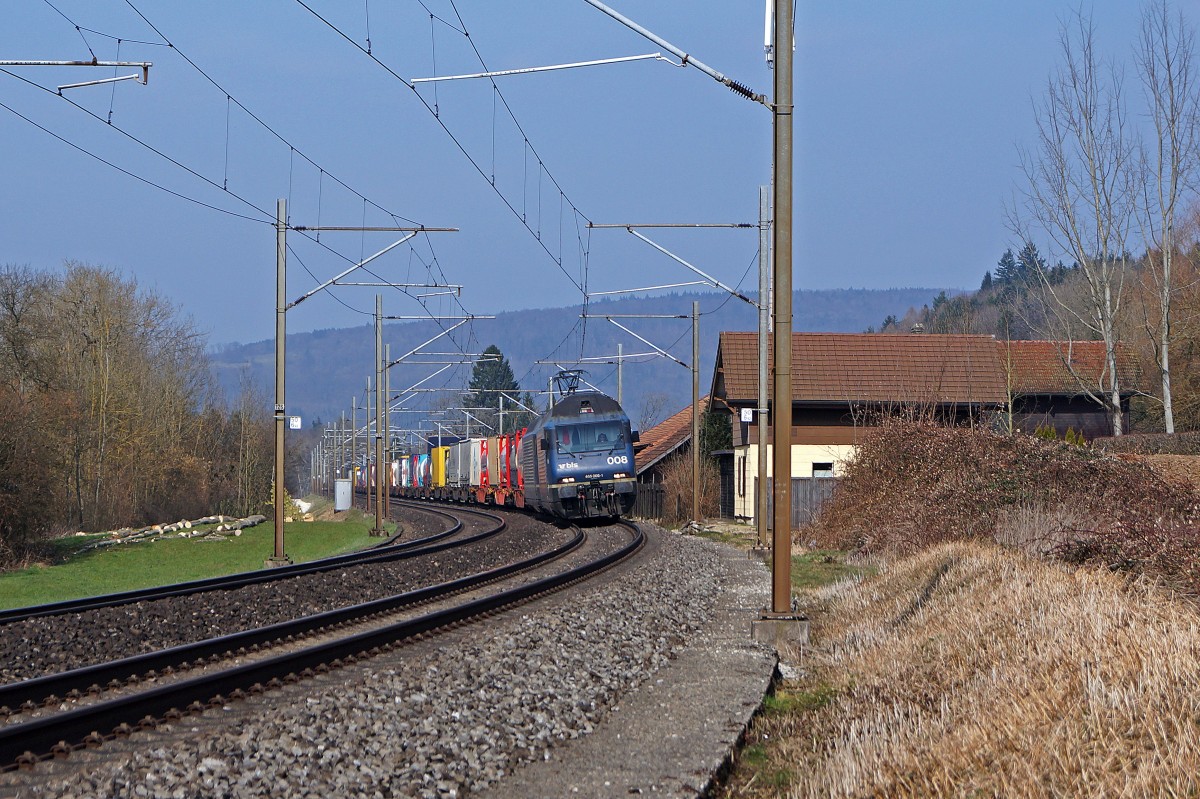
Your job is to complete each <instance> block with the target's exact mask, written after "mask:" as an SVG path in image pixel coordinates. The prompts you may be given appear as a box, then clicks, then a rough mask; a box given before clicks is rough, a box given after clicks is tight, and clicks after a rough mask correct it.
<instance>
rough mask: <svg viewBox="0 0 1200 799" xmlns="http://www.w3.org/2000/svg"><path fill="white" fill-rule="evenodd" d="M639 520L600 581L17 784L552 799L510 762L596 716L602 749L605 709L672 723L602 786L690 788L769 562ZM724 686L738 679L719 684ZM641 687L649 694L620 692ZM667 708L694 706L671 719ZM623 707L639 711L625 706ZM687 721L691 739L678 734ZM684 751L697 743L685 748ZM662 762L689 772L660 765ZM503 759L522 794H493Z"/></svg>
mask: <svg viewBox="0 0 1200 799" xmlns="http://www.w3.org/2000/svg"><path fill="white" fill-rule="evenodd" d="M647 528H648V529H647V532H648V533H649V536H650V542H649V544H648V546H647V548H646V552H645V553H644V556H643V557H642V558H641V559H640V560H639V561H638V562H637V563H635V564H632V565H626V566H621V567H618V568H617V569H614V570H612V571H610V572H609V573H608V574H606V575H604V576H602V577H601V578H599V582H597V581H592V582H590V583H587V584H585V585H584V586H583V587H582V588H581V589H580V590H577V591H573V592H570V593H563V594H558V595H554V596H552V597H550V598H548V599H544V600H540V601H538V602H536V603H534V604H531V605H527V606H524V607H522V608H518V609H516V610H513V611H509V612H507V613H505V614H502V615H499V616H495V617H492V618H490V619H488V620H485V621H483V622H480V623H477V624H474V625H471V626H469V627H466V628H463V629H460V630H457V631H455V632H454V633H452V634H449V635H444V636H439V637H437V638H434V639H430V640H427V641H423V642H420V643H417V644H414V645H412V646H408V647H404V648H402V649H399V650H396V651H394V652H392V653H390V654H387V655H383V656H380V657H378V658H374V659H372V660H371V661H367V662H364V663H362V664H359V665H357V666H353V667H349V668H345V669H341V670H337V671H334V672H331V673H330V674H328V675H323V676H321V677H318V678H316V679H314V680H311V681H306V682H302V683H299V684H297V685H294V686H291V687H289V688H288V689H286V690H284V691H281V692H278V693H275V694H271V695H268V696H266V697H262V698H259V699H255V700H252V701H249V702H244V703H240V704H238V705H232V706H229V707H228V708H226V709H217V710H213V711H209V712H207V713H205V714H204V715H203V716H201V717H196V718H189V719H185V720H183V721H181V722H178V723H176V724H174V725H171V727H170V728H169V729H168V731H167V732H165V733H163V732H158V733H153V734H150V735H147V736H141V735H139V736H135V737H134V738H133V739H132V741H131V743H130V745H129V749H130V753H129V754H124V753H122V754H109V755H101V756H94V755H83V756H82V757H83V758H87V760H86V761H85V765H84V767H82V768H80V767H79V763H78V761H77V762H76V765H75V766H74V767H71V768H68V769H66V770H65V771H64V772H63V773H62V774H61V775H59V774H54V773H51V772H52V771H53V769H42V768H39V771H38V772H37V773H35V774H32V775H28V777H27V778H26V779H21V780H19V781H20V782H21V783H23V791H22V793H21V795H25V796H61V797H84V796H89V797H90V796H170V797H200V796H235V797H242V796H267V795H270V796H296V797H302V796H313V797H316V796H322V797H323V796H379V797H393V796H414V797H440V796H462V795H465V794H478V793H480V792H484V791H486V790H488V789H489V788H493V789H495V790H496V791H497V792H498V793H497V795H500V796H504V795H513V796H516V795H529V796H535V795H563V792H562V791H557V790H555V789H554V788H553V786H544V788H543V789H539V790H545V791H549V792H546V793H538V792H535V791H534V790H533V788H528V789H524V788H521V787H520V786H522V785H524V786H536V785H537V784H538V782H537V780H538V779H541V777H539V776H538V775H537V774H536V773H535V772H534V770H533V769H526V768H524V766H526V764H529V763H539V764H540V763H547V762H553V763H565V764H569V763H570V762H571V761H570V759H571V758H574V757H576V755H577V754H578V753H579V752H581V751H584V750H580V749H577V748H576V746H575V745H574V744H572V743H571V742H574V741H576V740H577V739H580V738H581V736H586V735H587V734H588V733H592V732H593V731H596V730H598V729H599V735H597V736H595V738H594V740H595V741H596V742H597V743H599V744H602V745H603V744H604V740H605V737H606V736H607V738H608V740H609V741H610V742H611V741H613V740H616V739H615V738H613V734H614V733H613V730H615V729H616V728H615V727H613V722H614V720H617V719H621V720H622V723H624V720H625V719H628V722H629V723H631V724H632V725H633V727H631V729H632V728H640V727H642V726H643V725H644V724H646V723H648V722H649V720H650V719H649V716H659V717H661V718H666V719H668V720H670V721H669V723H670V724H672V725H673V728H674V729H673V734H676V738H675V740H664V739H662V738H661V733H654V732H653V731H651V732H650V734H651V735H652V736H653V735H658V736H659V737H657V738H655V737H652V738H650V739H649V741H650V742H651V744H650V745H648V744H647V743H645V742H642V743H638V744H634V748H637V749H642V750H646V749H647V748H649V749H653V746H652V744H653V743H654V742H655V741H657V743H658V745H659V748H660V749H661V750H662V751H665V752H668V755H669V756H668V757H667V759H666V760H659V761H655V762H653V763H651V764H650V765H651V766H652V767H653V768H654V769H655V773H654V774H651V775H646V779H644V780H642V781H641V782H637V783H636V784H634V783H632V782H631V781H630V780H631V779H633V778H632V777H631V776H630V775H628V774H623V775H622V777H621V785H620V786H619V787H620V789H619V790H616V789H615V788H616V787H617V786H616V785H614V786H612V787H614V790H613V791H612V792H611V793H612V795H618V794H620V795H629V793H630V790H631V787H635V788H638V787H640V786H643V785H644V786H645V790H646V791H647V792H649V791H651V790H653V791H655V792H659V793H664V794H665V795H689V792H690V793H691V794H694V793H695V792H696V790H699V789H700V787H702V786H703V785H705V784H706V783H707V780H708V777H709V776H710V775H711V771H712V770H713V769H715V768H717V767H718V766H719V765H720V763H721V761H722V759H723V758H724V757H725V756H726V755H727V754H728V751H729V747H730V746H731V745H732V741H733V740H734V739H736V737H737V735H738V734H739V733H740V731H741V728H742V726H743V725H744V724H745V723H746V721H748V719H749V714H750V712H752V710H753V708H754V707H756V706H757V704H758V701H759V700H761V697H762V692H763V690H764V689H765V687H766V684H767V681H768V680H769V678H770V675H771V673H772V671H773V669H774V657H773V655H772V654H771V653H770V652H769V651H767V650H765V649H762V648H759V647H757V646H756V645H754V644H751V643H750V641H749V621H750V615H749V612H748V611H750V610H752V609H755V608H757V607H759V606H761V604H762V598H761V597H757V595H756V594H755V593H754V590H756V589H754V588H752V587H751V586H752V585H753V584H754V583H755V581H757V584H758V585H760V586H762V595H763V597H765V586H766V577H765V570H763V569H762V568H761V565H758V564H754V563H752V562H751V561H748V560H747V559H746V558H745V556H744V555H742V554H741V553H736V552H734V553H733V554H732V555H731V554H730V553H731V552H733V551H732V550H730V549H728V548H726V547H722V546H720V545H716V544H711V543H709V542H705V541H701V540H698V539H695V538H684V537H681V536H679V535H676V534H670V533H663V532H661V531H658V530H656V529H654V528H650V527H649V526H648V525H647ZM755 569H757V571H755ZM739 630H740V632H739ZM731 654H732V655H733V660H732V661H731V660H729V656H730V655H731ZM672 661H675V662H674V663H673V662H672ZM730 663H733V666H731V667H729V670H728V671H724V672H723V671H721V669H723V668H726V667H727V666H729V664H730ZM680 665H686V666H687V668H685V669H678V668H676V666H680ZM733 684H736V685H738V686H740V688H739V690H735V691H727V690H725V689H724V688H723V687H722V686H728V685H733ZM639 685H646V686H647V687H649V691H645V690H644V691H638V692H636V693H634V689H635V688H637V686H639ZM664 686H666V687H664ZM681 686H682V687H681ZM668 705H669V707H668ZM678 705H683V706H690V708H691V711H690V712H692V715H693V717H692V718H690V717H687V716H682V715H678V714H677V713H676V712H675V708H676V707H677V706H678ZM617 708H620V710H617ZM697 709H698V710H699V713H698V715H697V713H696V711H697ZM635 710H636V712H637V713H639V714H647V715H645V716H642V717H641V720H639V717H638V716H635V715H634V714H633V713H632V712H631V711H635ZM623 714H624V715H623ZM701 717H703V718H701ZM689 718H690V720H689ZM689 730H695V731H697V732H701V733H704V737H705V742H704V743H703V744H702V745H701V744H697V743H695V742H692V743H689V742H688V741H687V740H685V738H683V737H680V736H679V735H678V733H681V732H688V731H689ZM618 737H620V736H618ZM698 748H704V749H705V753H704V754H703V756H691V755H688V754H687V753H689V752H695V751H697V750H698ZM601 749H604V746H602V747H601ZM668 750H670V751H668ZM102 751H103V750H102ZM606 751H607V752H608V754H606V753H605V751H601V750H598V749H596V748H595V747H592V751H591V752H590V753H588V754H586V756H587V757H589V758H590V763H591V765H589V766H588V771H589V772H591V773H593V774H597V775H601V776H602V775H603V773H604V771H605V768H606V766H605V765H604V761H603V758H604V757H606V756H610V755H611V756H613V757H616V758H617V759H618V760H617V761H613V762H625V763H629V762H630V758H629V755H628V753H627V752H622V751H621V750H620V748H619V747H616V748H615V749H614V748H612V747H609V748H608V749H607V750H606ZM671 752H674V754H671ZM642 754H643V757H645V756H646V755H647V754H649V755H651V757H652V756H653V752H646V751H643V753H642ZM668 761H670V762H668ZM664 768H667V769H676V770H678V769H683V770H684V771H685V772H686V773H684V774H672V775H670V776H664V775H663V774H661V773H658V771H661V770H662V769H664ZM697 771H699V772H701V773H696V772H697ZM706 771H707V772H708V773H707V774H706V773H704V772H706ZM514 772H518V776H517V779H518V780H521V781H522V782H517V781H514V782H512V783H511V787H512V788H513V789H514V790H517V791H518V793H511V792H510V793H505V789H506V788H507V787H509V786H508V785H506V781H505V779H506V777H509V776H510V775H512V774H513V773H514ZM549 775H550V776H549V779H550V780H552V781H554V780H556V779H558V778H557V777H556V776H554V774H553V772H549ZM5 781H7V780H5ZM581 784H582V783H581ZM2 786H3V782H0V788H2ZM13 787H15V785H14V784H13V783H9V788H10V789H11V788H13ZM521 790H529V791H530V792H528V793H524V794H522V793H520V792H519V791H521ZM2 792H3V791H2V790H0V793H2ZM576 795H605V794H604V793H600V792H592V790H591V789H588V788H584V789H583V790H581V791H580V792H579V793H577V794H576Z"/></svg>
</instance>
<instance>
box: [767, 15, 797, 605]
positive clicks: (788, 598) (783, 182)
mask: <svg viewBox="0 0 1200 799" xmlns="http://www.w3.org/2000/svg"><path fill="white" fill-rule="evenodd" d="M792 11H793V9H792V3H791V0H782V2H780V0H775V43H774V47H775V108H774V121H775V125H774V133H775V158H774V163H775V168H774V171H775V229H774V231H773V233H774V241H775V308H774V317H775V374H774V382H773V384H772V392H771V393H772V398H773V403H772V411H771V426H772V434H771V444H772V446H773V447H774V452H773V453H772V454H773V456H774V458H773V460H774V467H775V468H774V469H773V473H774V479H773V482H772V489H773V491H772V494H773V498H774V503H775V507H774V509H773V510H774V518H773V521H774V526H775V530H774V536H773V538H774V552H773V557H772V568H771V610H772V611H773V612H774V613H779V614H788V613H791V610H792V42H793V33H792V27H793V21H792Z"/></svg>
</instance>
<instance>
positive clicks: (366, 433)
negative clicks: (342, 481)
mask: <svg viewBox="0 0 1200 799" xmlns="http://www.w3.org/2000/svg"><path fill="white" fill-rule="evenodd" d="M363 465H364V467H365V471H366V477H365V479H364V486H365V488H366V491H364V492H363V513H370V512H371V503H372V502H373V501H374V496H375V495H374V493H373V491H374V489H373V488H372V487H371V378H370V376H369V375H368V376H367V407H366V408H364V409H363Z"/></svg>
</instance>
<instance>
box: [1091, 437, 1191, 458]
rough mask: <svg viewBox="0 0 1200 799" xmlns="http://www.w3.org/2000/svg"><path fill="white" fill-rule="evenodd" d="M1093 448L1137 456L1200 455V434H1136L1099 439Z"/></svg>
mask: <svg viewBox="0 0 1200 799" xmlns="http://www.w3.org/2000/svg"><path fill="white" fill-rule="evenodd" d="M1093 446H1095V447H1096V449H1099V450H1101V451H1102V452H1113V453H1116V452H1129V453H1132V454H1135V455H1200V432H1191V433H1173V434H1171V435H1167V434H1166V433H1136V434H1133V435H1124V436H1115V437H1106V438H1098V439H1096V440H1095V441H1094V442H1093Z"/></svg>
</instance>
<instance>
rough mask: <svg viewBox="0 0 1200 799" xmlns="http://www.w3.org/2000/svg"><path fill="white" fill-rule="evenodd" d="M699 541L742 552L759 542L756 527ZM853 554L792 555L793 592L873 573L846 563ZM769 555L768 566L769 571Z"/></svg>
mask: <svg viewBox="0 0 1200 799" xmlns="http://www.w3.org/2000/svg"><path fill="white" fill-rule="evenodd" d="M695 535H696V537H697V538H706V539H708V540H709V541H717V542H719V543H722V544H730V545H731V546H736V547H739V548H741V549H750V548H752V547H753V546H754V545H755V544H757V543H758V539H757V537H756V535H755V532H754V528H751V527H746V526H744V525H738V526H734V527H730V528H726V527H715V528H712V529H706V530H701V531H700V532H697V533H695ZM849 557H850V553H849V552H846V551H844V550H838V549H812V550H798V549H793V552H792V590H793V591H802V590H808V589H812V588H820V587H821V586H823V585H829V584H830V583H833V582H837V581H838V580H842V579H845V578H847V577H857V576H859V575H864V574H872V573H874V568H873V567H871V566H869V565H865V562H863V563H855V562H851V561H849V560H847V558H849ZM770 566H771V561H770V556H769V555H768V557H767V567H768V568H770Z"/></svg>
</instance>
